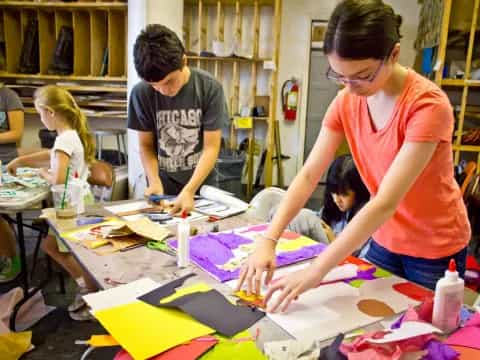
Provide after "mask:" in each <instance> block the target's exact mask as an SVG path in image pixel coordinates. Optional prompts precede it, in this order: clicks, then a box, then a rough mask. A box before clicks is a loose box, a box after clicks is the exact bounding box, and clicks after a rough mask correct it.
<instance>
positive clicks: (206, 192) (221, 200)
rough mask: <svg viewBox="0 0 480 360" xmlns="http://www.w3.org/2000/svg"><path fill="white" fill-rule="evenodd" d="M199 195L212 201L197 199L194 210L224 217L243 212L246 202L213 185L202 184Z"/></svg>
mask: <svg viewBox="0 0 480 360" xmlns="http://www.w3.org/2000/svg"><path fill="white" fill-rule="evenodd" d="M200 195H201V196H202V197H203V198H204V199H207V200H210V201H212V202H213V203H206V202H203V203H202V202H201V201H200V200H201V199H200V200H197V201H196V203H195V210H196V211H198V212H201V213H203V214H206V215H213V216H217V217H219V218H224V217H228V216H232V215H236V214H240V213H242V212H245V211H246V210H247V209H248V204H247V203H246V202H245V201H242V200H240V199H237V198H236V197H235V196H232V195H230V194H229V193H227V192H225V191H223V190H221V189H218V188H216V187H213V186H209V185H203V186H202V187H201V188H200Z"/></svg>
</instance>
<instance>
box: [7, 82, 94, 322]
mask: <svg viewBox="0 0 480 360" xmlns="http://www.w3.org/2000/svg"><path fill="white" fill-rule="evenodd" d="M34 104H35V109H36V110H37V112H38V113H39V115H40V120H41V121H42V123H43V124H44V125H45V127H46V128H47V129H48V130H56V131H57V134H58V135H57V138H56V139H55V144H54V146H53V148H52V150H44V151H40V152H37V153H34V154H30V155H25V156H20V157H18V158H16V159H15V160H13V161H12V162H10V164H8V167H7V168H8V171H9V172H10V173H12V174H15V173H16V169H17V168H18V167H21V166H27V167H37V168H40V175H41V176H42V177H43V178H44V179H46V180H47V181H48V182H49V183H50V184H52V185H55V184H63V183H65V180H66V176H67V168H68V167H70V172H71V174H72V175H76V176H77V177H78V178H79V179H80V180H83V181H84V182H85V183H86V180H87V178H88V168H89V165H90V164H91V163H92V162H93V161H95V145H94V142H93V138H92V136H91V135H90V130H89V128H88V123H87V119H86V117H85V114H83V112H82V111H81V109H80V107H79V106H78V104H77V103H76V101H75V99H74V98H73V96H72V95H71V94H70V93H69V92H68V91H67V90H65V89H63V88H61V87H58V86H54V85H47V86H43V87H41V88H39V89H37V91H35V94H34ZM48 163H49V168H48V169H47V168H46V167H45V166H46V165H47V164H48ZM86 197H89V198H91V194H90V192H89V191H87V195H86ZM42 249H43V250H44V251H45V252H46V253H47V254H48V255H50V257H52V258H53V259H54V260H55V261H56V262H57V263H59V264H60V265H61V266H62V267H63V268H64V269H65V270H67V271H68V273H69V274H70V275H71V276H72V278H73V279H75V280H76V282H77V283H78V285H79V294H78V295H77V297H76V299H75V301H74V303H73V304H72V305H70V306H69V311H70V316H71V317H72V318H73V319H75V320H86V319H88V318H89V316H88V311H87V309H86V306H85V304H84V303H83V301H82V300H81V295H83V294H85V293H87V292H91V291H95V290H96V284H95V282H94V281H93V279H91V277H90V276H89V275H88V274H87V273H86V272H84V270H83V269H82V268H81V267H80V265H79V264H78V262H77V261H76V260H75V259H74V258H73V256H72V255H71V254H70V253H69V252H68V249H67V248H66V247H65V245H63V244H62V243H60V242H58V241H56V238H55V237H54V236H53V235H48V236H47V237H46V238H45V239H44V241H43V243H42Z"/></svg>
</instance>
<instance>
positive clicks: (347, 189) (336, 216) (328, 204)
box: [270, 155, 370, 257]
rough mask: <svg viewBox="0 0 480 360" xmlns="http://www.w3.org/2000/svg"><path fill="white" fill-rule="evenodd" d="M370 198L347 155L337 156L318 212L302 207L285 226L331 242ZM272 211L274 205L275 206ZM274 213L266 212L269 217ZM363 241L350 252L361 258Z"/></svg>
mask: <svg viewBox="0 0 480 360" xmlns="http://www.w3.org/2000/svg"><path fill="white" fill-rule="evenodd" d="M369 198H370V193H369V192H368V190H367V188H366V187H365V185H364V184H363V182H362V179H361V178H360V174H359V173H358V170H357V168H356V167H355V163H354V162H353V159H352V157H351V156H350V155H342V156H339V157H337V158H336V159H335V160H334V161H333V162H332V164H331V165H330V167H329V168H328V173H327V179H326V186H325V192H324V197H323V199H324V205H323V207H322V208H321V209H320V211H319V212H315V211H312V210H310V209H302V210H301V211H300V212H299V214H298V215H297V216H296V217H295V218H294V219H293V220H292V221H291V222H290V224H289V225H288V228H289V229H290V230H292V231H295V232H297V233H299V234H302V235H305V236H308V237H310V238H312V239H314V240H316V241H320V242H329V243H330V242H332V241H333V240H334V239H335V237H336V236H337V235H338V234H339V233H340V232H341V231H342V230H343V229H344V228H345V227H346V226H347V223H348V222H349V221H350V220H351V219H352V218H353V217H354V216H355V214H356V213H357V212H358V211H359V210H360V209H361V208H362V206H363V205H365V203H366V202H367V201H368V199H369ZM275 210H276V208H275ZM273 215H274V212H272V213H271V214H270V219H271V218H273ZM368 244H369V242H367V243H365V245H363V246H362V247H361V248H360V249H358V250H357V251H355V252H354V255H356V256H359V257H363V256H364V255H365V254H366V251H367V250H368Z"/></svg>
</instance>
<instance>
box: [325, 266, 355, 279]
mask: <svg viewBox="0 0 480 360" xmlns="http://www.w3.org/2000/svg"><path fill="white" fill-rule="evenodd" d="M357 270H358V267H357V265H355V264H344V265H339V266H336V267H334V268H333V269H332V270H330V271H329V272H328V274H327V275H325V277H324V278H323V280H322V283H326V282H330V281H338V280H344V279H351V278H353V277H355V276H357Z"/></svg>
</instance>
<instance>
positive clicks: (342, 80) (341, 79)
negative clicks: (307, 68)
mask: <svg viewBox="0 0 480 360" xmlns="http://www.w3.org/2000/svg"><path fill="white" fill-rule="evenodd" d="M387 59H388V57H386V58H385V59H383V60H382V61H381V62H380V65H378V67H377V69H376V70H375V72H374V73H373V74H372V75H370V76H369V77H368V78H367V79H347V78H346V77H345V76H341V75H339V74H337V73H336V72H335V71H333V69H332V67H331V66H330V65H329V66H328V69H327V72H326V73H325V76H326V77H327V79H328V80H330V81H333V82H335V83H337V84H340V85H353V86H355V85H362V84H371V83H372V82H374V81H375V79H376V78H377V76H378V74H379V73H380V70H381V69H382V66H383V65H384V64H385V62H386V61H387Z"/></svg>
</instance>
